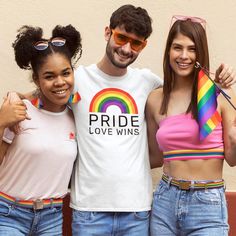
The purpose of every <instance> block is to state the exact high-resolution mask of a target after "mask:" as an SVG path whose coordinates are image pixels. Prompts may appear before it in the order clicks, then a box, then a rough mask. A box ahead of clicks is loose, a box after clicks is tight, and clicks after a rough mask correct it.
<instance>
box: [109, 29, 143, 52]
mask: <svg viewBox="0 0 236 236" xmlns="http://www.w3.org/2000/svg"><path fill="white" fill-rule="evenodd" d="M111 31H112V34H113V38H114V41H115V43H116V44H118V45H120V46H123V45H125V44H127V43H130V47H131V48H132V49H133V50H134V51H136V52H139V51H141V50H142V49H143V48H144V47H145V46H146V44H147V40H138V39H134V38H131V37H130V36H127V35H125V34H123V33H120V32H118V31H116V30H111Z"/></svg>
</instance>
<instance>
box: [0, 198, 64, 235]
mask: <svg viewBox="0 0 236 236" xmlns="http://www.w3.org/2000/svg"><path fill="white" fill-rule="evenodd" d="M25 235H27V236H28V235H34V236H59V235H60V236H61V235H62V207H49V208H45V209H42V210H36V211H35V210H33V209H29V208H25V207H19V206H16V205H14V204H9V203H6V202H4V201H0V236H25Z"/></svg>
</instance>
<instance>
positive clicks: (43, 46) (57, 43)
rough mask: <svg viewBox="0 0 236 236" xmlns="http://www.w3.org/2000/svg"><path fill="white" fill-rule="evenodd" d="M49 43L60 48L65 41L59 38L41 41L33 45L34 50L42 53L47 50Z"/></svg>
mask: <svg viewBox="0 0 236 236" xmlns="http://www.w3.org/2000/svg"><path fill="white" fill-rule="evenodd" d="M49 43H51V44H52V45H53V46H56V47H62V46H64V45H65V43H66V40H65V39H64V38H61V37H56V38H52V39H51V40H42V41H38V42H36V43H35V44H34V48H35V49H36V50H39V51H42V50H46V49H47V48H48V44H49Z"/></svg>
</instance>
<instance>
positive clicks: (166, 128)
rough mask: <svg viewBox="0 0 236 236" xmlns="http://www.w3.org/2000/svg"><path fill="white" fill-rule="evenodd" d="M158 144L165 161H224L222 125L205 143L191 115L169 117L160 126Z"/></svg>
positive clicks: (157, 137) (157, 135)
mask: <svg viewBox="0 0 236 236" xmlns="http://www.w3.org/2000/svg"><path fill="white" fill-rule="evenodd" d="M156 139H157V143H158V144H159V147H160V150H161V151H163V155H164V161H172V160H190V159H213V158H218V159H224V143H223V134H222V124H221V123H220V124H219V125H218V126H217V127H216V128H215V129H214V130H213V131H212V132H211V134H209V135H208V136H207V137H206V138H205V139H204V140H203V141H201V142H200V140H199V127H198V123H197V122H196V120H194V119H193V118H192V116H191V114H180V115H174V116H169V117H167V118H165V119H163V120H162V121H161V122H160V124H159V129H158V131H157V133H156Z"/></svg>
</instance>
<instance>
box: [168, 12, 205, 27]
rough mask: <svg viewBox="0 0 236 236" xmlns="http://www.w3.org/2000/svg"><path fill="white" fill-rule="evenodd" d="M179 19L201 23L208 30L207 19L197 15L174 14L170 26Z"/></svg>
mask: <svg viewBox="0 0 236 236" xmlns="http://www.w3.org/2000/svg"><path fill="white" fill-rule="evenodd" d="M178 20H180V21H187V20H189V21H191V22H195V23H199V24H201V25H202V27H203V28H204V29H205V30H206V21H205V20H204V19H202V18H200V17H196V16H181V15H174V16H172V19H171V24H170V28H171V27H172V25H173V24H174V23H175V22H176V21H178Z"/></svg>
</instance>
